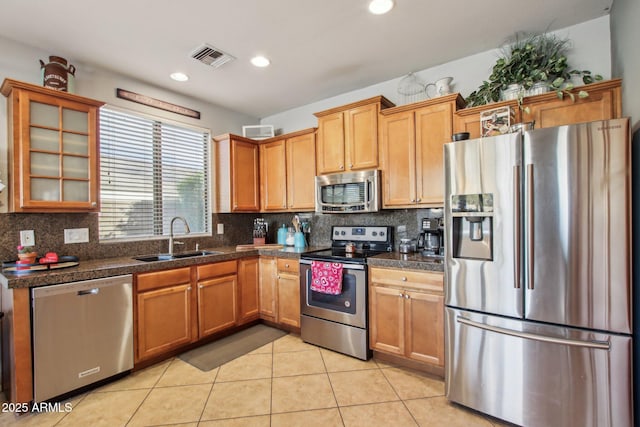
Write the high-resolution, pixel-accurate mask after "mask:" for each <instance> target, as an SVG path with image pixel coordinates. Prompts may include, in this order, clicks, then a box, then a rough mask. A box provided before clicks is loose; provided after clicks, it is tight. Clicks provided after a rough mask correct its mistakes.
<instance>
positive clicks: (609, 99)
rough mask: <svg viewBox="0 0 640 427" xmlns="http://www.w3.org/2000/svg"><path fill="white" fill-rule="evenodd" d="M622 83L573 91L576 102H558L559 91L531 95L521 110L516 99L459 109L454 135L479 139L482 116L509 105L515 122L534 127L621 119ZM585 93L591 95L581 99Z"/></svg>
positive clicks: (524, 100) (456, 115)
mask: <svg viewBox="0 0 640 427" xmlns="http://www.w3.org/2000/svg"><path fill="white" fill-rule="evenodd" d="M621 86H622V80H621V79H613V80H606V81H603V82H597V83H592V84H589V85H585V86H578V87H576V88H575V89H573V90H572V92H573V93H574V94H575V101H572V100H571V98H570V97H569V96H566V95H565V96H564V98H563V99H559V98H558V96H557V94H556V92H555V91H553V92H548V93H545V94H542V95H535V96H528V97H525V98H524V99H523V100H522V109H520V108H519V107H518V103H517V101H515V100H510V101H502V102H496V103H492V104H487V105H480V106H477V107H472V108H466V109H464V110H459V111H457V112H456V113H455V115H454V129H455V131H454V133H456V132H469V134H470V138H479V137H480V114H481V113H482V112H483V111H487V110H492V109H494V108H499V107H504V106H510V107H511V108H513V110H514V112H515V123H519V122H531V121H534V120H535V128H536V129H538V128H547V127H553V126H562V125H569V124H574V123H582V122H590V121H594V120H608V119H616V118H620V117H622V87H621ZM580 90H585V91H586V92H587V93H588V94H589V96H588V97H586V98H579V97H578V92H579V91H580Z"/></svg>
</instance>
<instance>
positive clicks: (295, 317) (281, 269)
mask: <svg viewBox="0 0 640 427" xmlns="http://www.w3.org/2000/svg"><path fill="white" fill-rule="evenodd" d="M277 265H278V285H277V287H278V304H277V306H278V317H277V318H276V322H277V323H279V324H281V325H288V326H293V327H294V328H299V327H300V276H299V274H300V273H299V272H300V263H299V262H298V260H292V259H286V258H279V259H278V261H277Z"/></svg>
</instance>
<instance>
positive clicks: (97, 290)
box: [78, 288, 100, 297]
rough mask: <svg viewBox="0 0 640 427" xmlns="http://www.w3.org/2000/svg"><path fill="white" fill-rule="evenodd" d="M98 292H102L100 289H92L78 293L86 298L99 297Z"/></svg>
mask: <svg viewBox="0 0 640 427" xmlns="http://www.w3.org/2000/svg"><path fill="white" fill-rule="evenodd" d="M98 292H100V289H99V288H91V289H85V290H83V291H78V296H79V297H81V296H84V295H98Z"/></svg>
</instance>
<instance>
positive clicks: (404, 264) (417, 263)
mask: <svg viewBox="0 0 640 427" xmlns="http://www.w3.org/2000/svg"><path fill="white" fill-rule="evenodd" d="M367 264H368V265H369V266H374V267H388V268H403V269H404V268H406V269H410V270H424V271H433V272H439V273H442V272H444V263H443V262H442V261H441V260H435V259H433V258H429V257H424V256H422V255H420V254H401V253H398V252H389V253H384V254H381V255H376V256H373V257H371V258H367Z"/></svg>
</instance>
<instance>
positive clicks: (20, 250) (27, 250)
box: [16, 245, 35, 254]
mask: <svg viewBox="0 0 640 427" xmlns="http://www.w3.org/2000/svg"><path fill="white" fill-rule="evenodd" d="M16 249H18V253H19V254H30V253H31V252H33V251H34V250H35V248H34V247H33V246H22V245H18V246H17V247H16Z"/></svg>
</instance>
